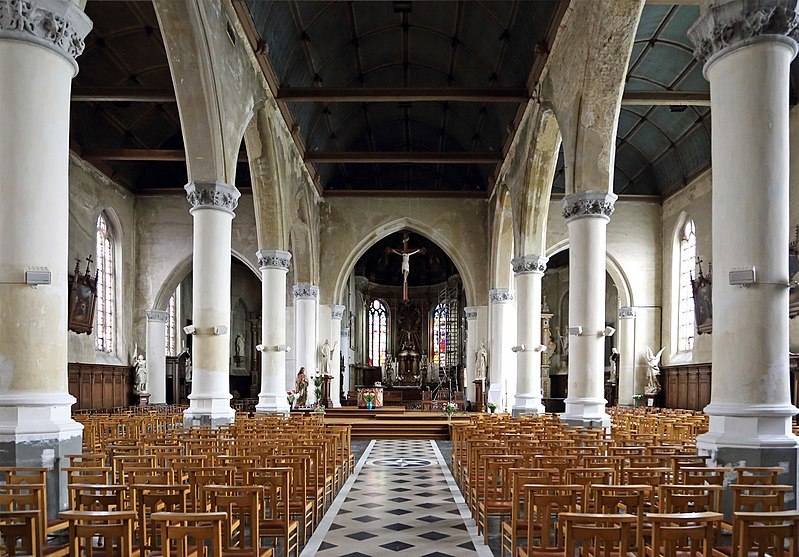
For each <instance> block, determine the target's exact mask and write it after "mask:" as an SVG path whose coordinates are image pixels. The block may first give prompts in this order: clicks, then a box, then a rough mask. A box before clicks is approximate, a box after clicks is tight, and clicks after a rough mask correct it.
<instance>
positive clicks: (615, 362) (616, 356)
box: [608, 346, 621, 385]
mask: <svg viewBox="0 0 799 557" xmlns="http://www.w3.org/2000/svg"><path fill="white" fill-rule="evenodd" d="M619 361H621V354H620V353H619V349H618V348H616V347H615V346H614V347H613V348H611V349H610V378H609V379H608V382H609V383H611V384H612V385H615V384H616V381H617V379H618V377H619Z"/></svg>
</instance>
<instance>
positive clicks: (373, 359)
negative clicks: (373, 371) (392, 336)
mask: <svg viewBox="0 0 799 557" xmlns="http://www.w3.org/2000/svg"><path fill="white" fill-rule="evenodd" d="M366 326H367V329H366V334H367V342H366V344H367V350H368V351H367V355H368V360H369V365H370V366H382V365H383V364H384V363H385V361H386V351H387V350H388V308H387V307H386V304H385V302H383V301H382V300H373V301H372V303H371V304H369V307H368V308H367V310H366Z"/></svg>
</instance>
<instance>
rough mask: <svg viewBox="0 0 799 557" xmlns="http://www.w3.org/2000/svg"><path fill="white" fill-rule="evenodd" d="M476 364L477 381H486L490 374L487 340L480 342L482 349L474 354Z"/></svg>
mask: <svg viewBox="0 0 799 557" xmlns="http://www.w3.org/2000/svg"><path fill="white" fill-rule="evenodd" d="M474 364H475V368H476V373H475V379H481V380H485V379H486V376H487V373H488V350H487V349H486V339H482V340H481V341H480V348H478V349H477V352H475V354H474Z"/></svg>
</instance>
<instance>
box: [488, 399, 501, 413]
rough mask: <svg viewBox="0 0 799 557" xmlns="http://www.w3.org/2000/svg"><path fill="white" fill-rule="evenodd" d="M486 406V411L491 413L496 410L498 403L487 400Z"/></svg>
mask: <svg viewBox="0 0 799 557" xmlns="http://www.w3.org/2000/svg"><path fill="white" fill-rule="evenodd" d="M486 406H488V411H489V412H491V413H492V414H493V413H494V412H496V411H497V408H498V407H499V405H498V404H497V403H496V402H489V403H488V404H486Z"/></svg>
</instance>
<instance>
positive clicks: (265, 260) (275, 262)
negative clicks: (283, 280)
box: [255, 249, 291, 271]
mask: <svg viewBox="0 0 799 557" xmlns="http://www.w3.org/2000/svg"><path fill="white" fill-rule="evenodd" d="M255 256H256V257H257V258H258V266H259V267H260V268H261V269H280V270H282V271H288V270H289V264H290V263H291V254H290V253H289V252H287V251H281V250H279V249H262V250H260V251H257V252H255Z"/></svg>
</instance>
